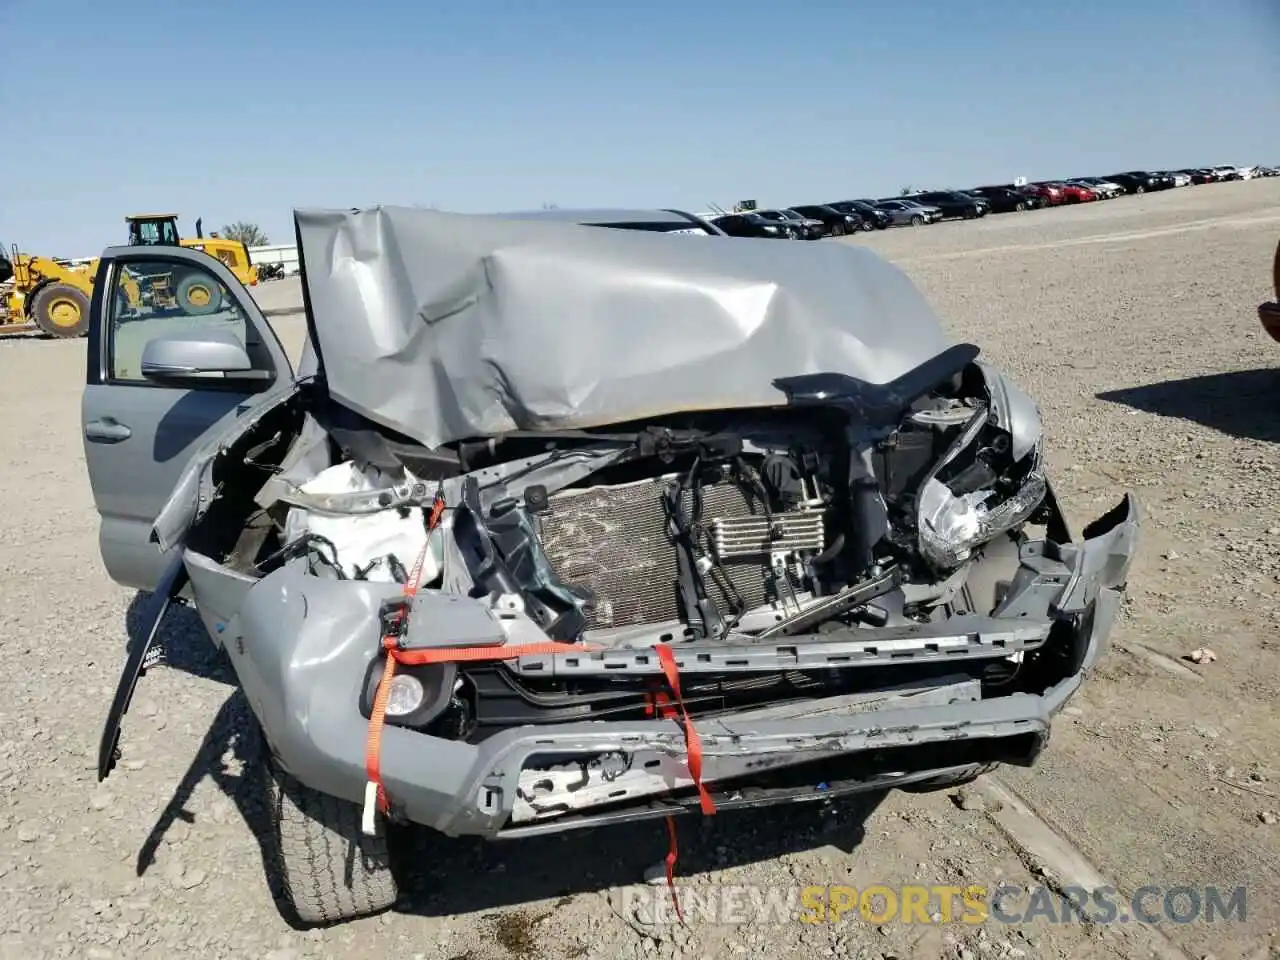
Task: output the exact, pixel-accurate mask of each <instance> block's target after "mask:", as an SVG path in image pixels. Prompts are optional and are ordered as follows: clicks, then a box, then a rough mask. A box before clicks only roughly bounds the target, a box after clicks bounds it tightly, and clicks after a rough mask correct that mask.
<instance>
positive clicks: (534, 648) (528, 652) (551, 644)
mask: <svg viewBox="0 0 1280 960" xmlns="http://www.w3.org/2000/svg"><path fill="white" fill-rule="evenodd" d="M444 509H445V504H444V499H443V497H442V496H441V495H440V493H439V492H438V491H437V493H436V498H435V502H434V503H433V504H432V507H431V513H430V517H429V519H428V521H427V535H428V536H427V541H428V542H427V544H424V546H423V548H422V552H421V553H420V554H419V555H418V558H417V560H416V562H415V563H414V565H413V569H412V570H411V571H410V573H409V576H408V577H407V578H406V580H405V584H404V599H405V600H406V601H409V600H412V599H413V597H414V595H415V594H416V593H417V592H418V586H419V584H418V581H419V580H420V579H421V577H422V569H423V566H424V565H425V563H426V559H427V551H428V549H429V544H430V534H431V532H432V531H434V530H435V528H436V526H437V525H438V524H439V522H440V518H441V516H442V515H443V514H444ZM408 616H409V605H408V604H407V603H406V605H405V608H404V613H403V614H402V615H401V619H402V620H407V619H408ZM394 626H395V627H396V628H397V630H399V629H400V628H403V626H404V624H403V623H397V624H395V625H394ZM382 648H383V650H384V651H385V652H386V664H385V666H384V667H383V670H382V678H381V679H380V680H379V681H378V689H377V692H376V693H375V694H374V698H373V709H372V711H371V712H370V715H369V740H368V744H367V747H366V750H365V774H366V776H367V777H368V783H366V785H365V795H364V811H363V816H362V817H361V828H362V829H363V831H364V833H365V834H366V835H368V836H373V835H374V833H375V832H376V830H377V824H376V822H375V817H376V814H377V812H378V811H381V812H382V813H383V814H384V815H386V814H388V813H390V811H391V804H390V801H389V799H388V797H387V790H386V787H385V786H384V785H383V782H382V729H383V727H384V726H385V723H386V717H387V701H388V700H389V699H390V697H391V681H392V680H393V679H395V675H396V666H397V665H403V666H425V665H427V664H436V663H484V662H494V661H501V660H514V659H516V658H518V657H527V656H546V655H548V654H556V653H584V652H590V651H592V650H595V649H598V648H596V647H588V646H584V645H582V644H576V643H560V642H556V641H546V642H543V643H524V644H513V645H507V646H493V647H458V648H445V647H432V648H430V649H425V650H421V649H420V650H403V649H401V648H400V641H399V639H398V638H397V637H396V636H392V635H388V636H385V637H383V638H382ZM655 650H656V652H657V655H658V662H659V663H660V664H661V666H662V673H663V676H664V677H665V679H666V681H667V686H669V687H670V688H671V694H672V696H673V697H674V699H675V703H676V706H677V707H679V710H680V719H681V723H682V726H683V727H684V738H685V751H686V753H687V754H688V758H689V759H688V764H689V776H690V778H691V779H692V780H693V784H694V787H696V788H697V791H698V806H699V807H700V808H701V810H702V813H703V814H704V815H705V816H710V815H712V814H714V813H715V812H716V805H715V801H713V800H712V799H711V794H710V793H708V792H707V788H706V786H705V784H703V782H702V740H701V739H700V738H699V737H698V731H697V730H696V729H695V728H694V725H693V720H692V718H691V717H690V716H689V711H688V709H687V708H686V707H685V703H684V696H683V695H682V694H681V692H680V672H679V670H678V669H677V667H676V659H675V654H673V653H672V652H671V648H670V647H669V646H667V645H666V644H658V645H657V646H656V647H655ZM654 712H659V713H660V715H661V716H662V717H663V718H664V719H668V718H670V719H674V718H675V712H674V710H672V708H671V706H670V702H669V700H668V699H667V697H666V696H665V695H664V694H663V693H661V692H658V693H656V694H654V696H653V699H652V700H651V701H649V702H648V703H646V713H648V714H650V715H652V713H654ZM666 819H667V836H668V851H667V856H666V873H667V886H668V887H669V888H670V890H671V900H672V902H673V903H674V904H675V909H676V914H677V915H678V916H680V917H681V919H683V913H682V911H681V909H680V901H679V899H677V897H676V889H675V882H674V877H675V867H676V858H677V856H678V852H679V851H678V849H677V846H676V827H675V820H674V819H673V818H672V817H670V816H669V817H667V818H666Z"/></svg>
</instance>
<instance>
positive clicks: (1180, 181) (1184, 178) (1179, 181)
mask: <svg viewBox="0 0 1280 960" xmlns="http://www.w3.org/2000/svg"><path fill="white" fill-rule="evenodd" d="M1167 176H1170V177H1173V185H1174V186H1175V187H1189V186H1191V174H1189V173H1183V172H1182V171H1181V170H1170V171H1169V172H1168V173H1167Z"/></svg>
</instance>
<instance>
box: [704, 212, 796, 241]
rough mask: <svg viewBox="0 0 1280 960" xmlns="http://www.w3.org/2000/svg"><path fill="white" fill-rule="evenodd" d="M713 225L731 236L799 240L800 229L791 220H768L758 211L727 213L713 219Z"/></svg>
mask: <svg viewBox="0 0 1280 960" xmlns="http://www.w3.org/2000/svg"><path fill="white" fill-rule="evenodd" d="M711 223H712V225H713V226H715V227H718V228H719V229H721V230H723V231H724V232H725V233H727V234H728V235H729V236H731V237H763V238H765V239H773V240H799V239H800V229H799V227H798V226H796V225H795V224H794V223H792V222H791V221H790V220H783V221H782V222H778V221H776V220H768V219H766V218H764V217H762V216H760V215H759V214H758V213H755V212H754V211H753V212H750V213H726V214H725V215H724V216H721V217H715V218H713V219H712V220H711Z"/></svg>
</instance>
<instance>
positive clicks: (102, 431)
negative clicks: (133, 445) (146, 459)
mask: <svg viewBox="0 0 1280 960" xmlns="http://www.w3.org/2000/svg"><path fill="white" fill-rule="evenodd" d="M84 435H85V436H86V437H88V438H89V439H90V440H93V441H95V442H96V443H119V442H120V441H121V440H128V439H129V438H130V437H131V436H133V431H132V430H130V429H129V428H128V427H126V426H125V425H124V424H123V423H119V422H117V421H116V420H115V419H113V418H111V417H103V418H102V419H101V420H92V421H90V422H89V423H86V424H85V426H84Z"/></svg>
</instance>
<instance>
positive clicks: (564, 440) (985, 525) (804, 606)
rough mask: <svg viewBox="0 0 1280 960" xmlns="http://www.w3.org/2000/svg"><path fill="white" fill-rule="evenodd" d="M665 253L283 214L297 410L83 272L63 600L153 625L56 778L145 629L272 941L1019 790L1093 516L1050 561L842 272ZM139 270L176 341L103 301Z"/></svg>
mask: <svg viewBox="0 0 1280 960" xmlns="http://www.w3.org/2000/svg"><path fill="white" fill-rule="evenodd" d="M697 223H698V221H697V220H696V218H689V217H688V216H687V215H681V214H678V213H676V214H674V215H673V214H672V212H670V211H663V212H657V213H653V212H649V213H644V212H636V213H635V214H634V215H627V214H616V213H615V214H610V215H608V216H597V217H586V216H583V217H579V218H577V219H575V218H574V217H573V216H571V215H566V214H565V212H563V211H556V212H554V213H553V214H551V215H548V216H546V217H539V216H506V217H503V216H487V215H456V214H447V213H440V212H436V211H428V210H419V209H409V208H397V207H375V208H371V209H365V210H340V211H331V210H305V211H298V212H297V213H296V214H295V224H296V231H297V239H298V249H299V262H300V265H301V268H302V284H303V290H304V295H305V307H306V319H307V326H308V340H307V344H306V349H305V351H304V355H303V359H302V362H301V365H300V368H299V369H298V370H297V371H294V370H293V369H292V368H291V365H290V362H289V360H288V358H287V356H286V354H285V352H284V351H283V350H282V349H281V346H280V344H279V342H278V341H277V339H276V337H275V335H274V333H273V332H272V329H271V327H270V326H269V325H268V323H267V322H266V321H265V320H264V318H263V316H262V314H261V313H260V311H259V309H258V308H257V306H256V305H255V303H254V301H253V299H252V298H251V297H250V296H249V294H248V292H247V291H246V290H245V289H244V288H243V287H242V286H241V285H240V284H239V283H237V281H236V279H235V278H234V277H233V276H232V274H231V273H230V272H229V271H228V270H227V269H226V267H225V266H223V265H222V264H220V263H219V262H217V261H216V260H213V259H211V258H209V257H207V256H205V255H203V254H201V253H199V252H195V251H189V250H182V249H178V248H172V249H170V248H165V249H163V250H161V249H139V248H136V247H127V248H113V249H108V250H107V251H105V253H104V254H103V258H102V261H101V266H100V271H99V274H98V277H97V281H96V285H95V299H94V304H93V311H92V324H91V328H90V333H89V344H88V364H87V383H86V387H85V392H84V398H83V417H84V424H83V426H84V439H85V453H86V461H87V467H88V472H89V477H90V480H91V482H92V488H93V493H94V497H95V500H96V503H97V507H98V511H99V513H100V515H101V551H102V559H103V561H104V563H105V565H106V569H107V571H108V573H109V575H110V576H111V577H112V578H113V579H114V580H116V581H117V582H119V583H121V584H126V585H129V586H132V587H135V588H138V589H141V590H144V591H151V592H152V602H153V604H154V608H153V610H152V614H151V616H150V618H149V624H147V625H146V629H144V630H143V631H142V632H141V633H140V634H139V635H138V636H136V637H133V638H132V639H131V643H130V647H129V653H128V659H127V661H126V664H125V667H124V671H123V673H122V677H121V681H120V686H119V689H118V691H117V694H116V698H115V700H114V702H113V704H112V706H111V710H110V714H109V716H108V722H107V725H106V728H105V729H104V731H103V737H102V744H101V752H100V757H99V775H100V777H106V776H107V775H108V774H109V773H110V771H111V769H112V767H113V766H114V765H115V762H116V759H117V758H118V755H119V754H118V745H119V741H120V736H121V727H122V721H123V718H124V715H125V711H126V710H127V707H128V704H129V699H130V697H131V695H132V692H133V690H134V687H135V685H136V684H137V682H138V679H139V677H140V676H141V675H142V674H143V673H144V672H145V671H146V670H147V669H148V668H150V667H152V666H154V665H155V664H156V663H158V662H159V661H160V659H161V655H162V651H161V650H160V649H159V648H158V646H157V644H158V641H157V636H158V633H159V626H160V623H161V621H162V619H163V617H164V616H165V613H166V611H167V610H168V609H169V608H170V607H171V605H173V604H175V603H182V604H190V605H193V606H194V608H195V609H196V611H198V613H199V616H200V617H201V618H202V620H203V623H204V624H205V626H206V627H207V629H208V634H209V638H210V640H211V642H212V643H214V644H215V645H217V646H218V647H220V648H222V649H223V650H224V651H225V653H226V655H227V656H228V658H229V660H230V662H231V664H232V665H233V667H234V670H235V674H236V676H237V678H238V681H239V684H240V685H241V687H242V688H243V692H244V695H245V697H246V699H247V702H248V704H249V705H250V707H251V710H252V714H253V717H254V722H255V724H256V725H257V727H258V729H259V731H260V734H261V737H262V739H263V742H264V749H263V751H262V756H263V770H262V777H261V778H260V779H261V782H262V784H263V788H264V790H266V792H267V799H268V801H269V809H270V810H271V811H272V813H273V820H274V825H275V836H274V846H275V850H276V853H277V856H276V857H275V858H273V861H272V863H273V866H272V869H274V870H277V871H279V874H280V879H281V880H282V881H283V886H284V889H285V890H286V892H287V893H288V899H289V903H290V905H291V907H292V909H293V910H294V911H295V912H296V914H297V918H298V919H300V920H302V921H305V922H310V923H316V922H332V921H340V920H344V919H347V918H350V917H354V916H358V915H361V914H367V913H371V912H375V911H378V910H382V909H386V908H387V907H389V906H390V905H392V904H393V903H394V902H395V900H396V897H397V888H396V882H395V879H394V873H393V871H392V870H391V866H392V864H393V863H394V861H395V860H396V857H397V856H398V855H399V851H400V850H402V849H404V847H403V845H402V843H401V842H400V841H399V840H398V839H397V837H398V836H399V832H398V831H400V830H403V829H409V828H411V827H413V828H427V829H431V830H436V831H440V832H442V833H444V834H447V835H450V836H457V835H463V834H470V835H478V836H481V837H485V838H489V839H494V840H505V839H517V838H520V837H528V836H531V835H535V834H540V833H547V832H553V831H564V830H574V829H582V828H586V827H599V826H603V825H608V824H615V823H621V822H626V821H636V820H641V819H651V818H669V817H672V816H676V815H680V814H685V813H694V814H696V813H699V812H700V813H701V814H702V815H707V814H711V813H714V812H716V811H720V810H727V809H733V808H740V807H747V806H759V805H762V804H790V803H800V802H806V801H813V800H838V798H840V797H841V796H843V795H847V794H851V793H855V792H858V791H883V790H887V789H891V788H894V787H899V788H904V789H934V788H938V787H941V786H945V785H949V784H954V783H958V782H962V781H965V780H967V779H972V778H973V777H975V776H977V775H979V774H980V773H982V772H983V771H985V770H989V769H990V768H991V767H993V766H995V765H997V764H1018V765H1030V764H1032V763H1033V762H1034V761H1035V759H1036V757H1037V756H1038V755H1039V754H1040V752H1041V750H1042V749H1043V748H1044V747H1045V744H1046V742H1047V740H1048V737H1049V729H1050V723H1051V720H1052V718H1053V716H1054V714H1055V713H1057V712H1058V711H1059V710H1060V709H1061V708H1062V706H1063V705H1064V703H1066V701H1067V700H1068V699H1069V698H1070V697H1071V696H1072V695H1073V694H1074V693H1075V692H1076V691H1077V689H1078V688H1079V687H1080V684H1081V682H1082V681H1083V679H1084V677H1085V676H1086V675H1087V673H1088V671H1089V670H1090V668H1092V667H1093V666H1094V664H1095V663H1097V661H1098V659H1099V657H1101V656H1102V655H1103V654H1104V652H1105V650H1106V647H1107V638H1108V633H1109V631H1110V630H1111V627H1112V623H1113V621H1114V619H1115V617H1116V614H1117V611H1118V609H1119V606H1120V604H1121V601H1122V596H1123V592H1124V590H1125V586H1126V576H1127V572H1128V569H1129V566H1130V562H1131V560H1132V557H1133V551H1134V548H1135V542H1136V538H1137V532H1138V526H1139V517H1138V508H1137V505H1136V504H1135V502H1134V501H1133V499H1131V497H1130V496H1128V495H1127V494H1125V495H1123V496H1119V497H1118V499H1117V502H1116V504H1115V506H1114V507H1113V508H1111V509H1110V510H1108V511H1107V512H1106V513H1105V514H1103V515H1102V516H1101V517H1099V518H1097V519H1096V520H1094V521H1092V522H1091V523H1089V524H1088V525H1087V526H1086V527H1085V528H1084V529H1083V531H1082V533H1081V534H1080V535H1079V536H1078V537H1075V536H1072V535H1071V534H1070V533H1069V532H1068V526H1067V523H1066V520H1065V518H1064V516H1063V513H1062V511H1061V510H1060V509H1059V506H1058V503H1057V500H1056V499H1055V496H1054V492H1053V487H1052V484H1051V482H1050V478H1049V477H1048V476H1047V474H1046V465H1045V456H1044V451H1045V445H1046V442H1047V441H1046V438H1045V437H1044V435H1043V432H1042V427H1041V421H1040V417H1039V413H1038V410H1037V408H1036V405H1035V403H1034V402H1033V401H1032V400H1031V399H1030V398H1029V397H1028V396H1027V395H1026V394H1024V393H1022V392H1021V391H1020V390H1018V389H1017V388H1016V387H1015V386H1014V385H1013V384H1011V383H1010V382H1009V381H1008V380H1007V379H1006V378H1005V377H1004V376H1003V375H1001V374H1000V373H999V372H998V371H997V370H995V369H994V368H992V367H991V366H990V365H988V364H987V363H985V362H984V361H982V360H981V359H980V358H979V350H978V347H976V346H974V345H970V344H963V343H961V344H956V343H952V342H950V341H949V340H948V339H947V338H946V337H945V336H944V334H943V331H942V327H941V325H940V323H939V321H938V318H937V317H936V315H935V314H934V312H933V311H932V309H931V308H930V307H929V305H928V304H927V302H926V301H925V300H924V298H923V297H922V296H921V294H920V293H919V292H918V291H917V290H916V288H915V287H914V286H913V285H912V283H911V282H910V281H909V280H908V278H907V277H906V276H905V275H904V274H903V273H902V272H901V271H900V270H898V269H897V268H895V267H893V266H891V265H890V264H888V263H887V262H886V261H884V260H883V259H881V258H880V257H878V256H877V255H876V254H875V253H873V252H871V251H870V250H868V249H866V248H864V247H859V246H856V245H843V244H831V245H827V244H776V243H770V242H768V241H765V240H757V239H731V238H727V237H724V236H723V235H720V234H719V232H718V231H715V230H714V229H710V230H703V229H702V228H701V227H699V226H697ZM689 231H692V233H690V232H689ZM694 234H701V235H700V236H698V235H694ZM155 261H165V263H166V264H170V265H171V262H174V261H180V262H181V265H183V266H184V267H186V268H187V269H192V270H199V271H203V272H204V273H205V274H207V276H208V279H209V280H210V281H211V282H212V283H214V284H216V285H217V286H218V288H219V289H220V291H221V294H222V301H221V303H222V306H221V308H220V309H219V311H217V312H216V313H215V314H208V313H205V314H202V315H200V316H185V315H182V314H181V313H175V312H173V311H172V310H169V309H165V308H164V307H163V306H154V305H151V304H149V303H147V302H145V301H143V302H133V301H130V300H129V299H128V298H122V297H115V296H112V295H111V292H112V291H113V290H115V289H116V288H117V287H118V286H119V285H121V284H122V283H125V282H126V278H127V277H129V276H131V275H134V274H151V273H155V272H157V266H158V265H157V263H156V262H155ZM161 266H163V265H161ZM353 851H356V852H358V854H359V855H356V856H353V855H352V852H353Z"/></svg>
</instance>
